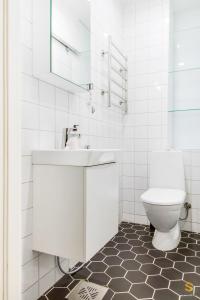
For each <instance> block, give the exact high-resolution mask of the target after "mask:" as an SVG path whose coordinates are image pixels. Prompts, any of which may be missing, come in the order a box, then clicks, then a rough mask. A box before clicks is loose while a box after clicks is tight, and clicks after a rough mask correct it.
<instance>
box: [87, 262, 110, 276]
mask: <svg viewBox="0 0 200 300" xmlns="http://www.w3.org/2000/svg"><path fill="white" fill-rule="evenodd" d="M107 267H108V266H107V265H106V264H105V263H104V262H92V263H90V264H89V265H88V269H89V270H91V271H92V272H96V273H97V272H104V271H105V270H106V269H107Z"/></svg>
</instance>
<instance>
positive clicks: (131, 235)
mask: <svg viewBox="0 0 200 300" xmlns="http://www.w3.org/2000/svg"><path fill="white" fill-rule="evenodd" d="M125 237H126V238H127V239H128V240H137V239H138V238H139V236H138V235H137V234H135V233H127V234H126V235H125Z"/></svg>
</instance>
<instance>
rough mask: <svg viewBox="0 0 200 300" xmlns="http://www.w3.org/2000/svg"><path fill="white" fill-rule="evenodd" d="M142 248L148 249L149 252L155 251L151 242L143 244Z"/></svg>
mask: <svg viewBox="0 0 200 300" xmlns="http://www.w3.org/2000/svg"><path fill="white" fill-rule="evenodd" d="M143 247H145V248H147V249H149V250H151V249H152V250H153V249H155V248H154V246H153V244H152V242H148V243H144V244H143Z"/></svg>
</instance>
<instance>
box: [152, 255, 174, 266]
mask: <svg viewBox="0 0 200 300" xmlns="http://www.w3.org/2000/svg"><path fill="white" fill-rule="evenodd" d="M155 264H156V265H157V266H159V267H161V268H163V269H164V268H171V267H172V266H173V262H172V261H171V260H169V259H168V258H162V257H161V258H156V259H155Z"/></svg>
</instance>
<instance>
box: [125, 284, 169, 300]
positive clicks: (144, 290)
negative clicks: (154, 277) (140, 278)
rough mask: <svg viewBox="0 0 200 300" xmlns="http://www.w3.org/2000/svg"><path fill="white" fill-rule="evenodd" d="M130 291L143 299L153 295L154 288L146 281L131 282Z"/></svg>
mask: <svg viewBox="0 0 200 300" xmlns="http://www.w3.org/2000/svg"><path fill="white" fill-rule="evenodd" d="M130 292H131V294H132V295H133V296H134V297H136V298H137V299H144V298H151V297H152V296H153V292H154V290H153V289H152V288H151V287H150V286H148V285H147V284H146V283H139V284H133V286H132V288H131V290H130ZM159 300H160V299H159ZM168 300H169V299H168Z"/></svg>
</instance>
